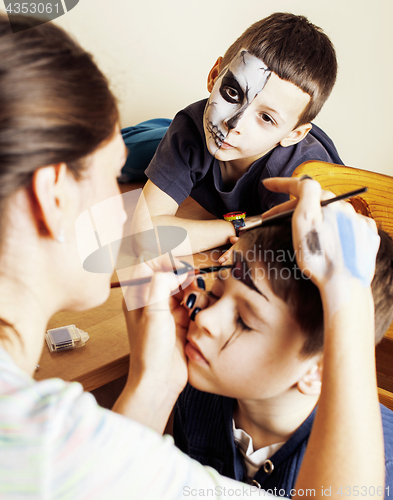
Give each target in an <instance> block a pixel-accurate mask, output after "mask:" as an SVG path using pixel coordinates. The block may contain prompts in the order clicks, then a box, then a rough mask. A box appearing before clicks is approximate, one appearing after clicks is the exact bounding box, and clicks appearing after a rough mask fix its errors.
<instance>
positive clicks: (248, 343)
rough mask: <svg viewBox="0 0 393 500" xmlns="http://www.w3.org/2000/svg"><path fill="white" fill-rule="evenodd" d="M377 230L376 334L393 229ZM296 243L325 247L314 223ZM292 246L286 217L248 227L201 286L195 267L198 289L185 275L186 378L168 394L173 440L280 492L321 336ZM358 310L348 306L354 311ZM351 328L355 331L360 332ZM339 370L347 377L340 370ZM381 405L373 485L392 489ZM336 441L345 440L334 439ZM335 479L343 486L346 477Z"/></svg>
mask: <svg viewBox="0 0 393 500" xmlns="http://www.w3.org/2000/svg"><path fill="white" fill-rule="evenodd" d="M272 181H273V180H272ZM265 184H266V185H267V186H269V183H268V182H266V183H265ZM334 205H335V204H331V205H329V207H325V208H324V209H323V211H324V217H326V218H327V219H328V218H329V217H330V219H331V218H332V212H331V210H334V208H333V207H334ZM327 208H329V209H330V211H327V210H326V209H327ZM348 208H350V207H348ZM333 214H334V212H333ZM340 217H341V218H339V215H337V221H338V222H337V224H338V231H339V232H340V238H341V240H346V243H347V244H348V243H350V240H351V238H352V237H353V236H354V235H353V234H352V235H351V228H352V226H351V223H348V221H347V220H346V219H345V217H342V216H340ZM348 220H349V219H348ZM307 223H308V222H307ZM379 235H380V237H381V242H380V247H379V250H378V255H377V263H376V271H375V275H374V278H373V281H372V292H373V297H374V307H375V341H376V342H379V341H380V340H381V339H382V337H383V335H384V333H385V331H386V329H387V328H388V326H389V325H390V323H391V321H392V319H393V308H392V303H393V241H392V240H391V238H390V237H389V236H388V235H387V234H386V233H384V232H383V231H381V230H380V231H379ZM330 241H334V239H333V238H332V239H331V240H330ZM354 241H355V244H354V245H352V247H351V244H349V250H351V252H350V253H349V252H348V249H347V250H345V248H344V267H345V268H346V269H347V270H348V271H349V274H351V275H355V276H356V277H357V278H359V279H360V280H361V281H362V282H363V278H364V276H363V273H368V272H369V269H367V267H368V266H367V265H366V260H367V259H366V254H364V253H362V252H367V250H365V249H364V246H363V248H359V246H358V245H357V244H356V243H357V242H356V239H355V240H354ZM295 243H296V242H295ZM307 244H308V246H309V248H310V251H311V253H314V254H318V253H321V258H322V257H324V256H322V251H321V247H322V248H328V249H329V247H328V246H327V247H324V245H322V244H321V243H320V241H319V240H318V236H317V233H316V231H310V233H309V235H308V238H307ZM343 245H345V241H344V243H343ZM294 246H295V248H298V245H294V244H293V243H292V236H291V225H290V223H282V224H281V225H276V226H272V227H265V228H263V227H261V228H257V229H254V230H252V231H249V232H246V233H245V234H244V235H243V236H242V237H241V238H240V240H239V241H238V242H237V243H236V245H235V250H234V255H233V259H234V267H233V268H232V270H231V271H230V272H229V271H228V270H222V271H221V272H220V274H219V277H218V278H217V279H216V280H215V282H214V285H213V287H212V290H211V292H210V293H207V294H205V293H204V292H203V291H202V290H201V289H203V288H204V287H203V282H201V278H198V284H199V287H200V289H199V290H197V287H195V291H193V292H192V293H191V294H189V295H188V296H187V297H185V299H184V303H185V304H186V306H187V307H188V309H189V310H190V318H191V320H193V321H191V322H190V327H189V330H188V335H187V341H188V342H187V344H186V348H185V351H186V354H187V357H188V376H189V379H188V380H189V385H187V387H186V388H185V390H184V391H183V392H182V394H181V395H180V397H179V399H178V402H177V404H176V407H175V416H174V438H175V443H176V445H177V446H178V447H179V448H180V449H181V450H182V451H184V452H185V453H187V454H188V455H189V456H191V457H192V458H194V459H196V460H198V461H199V462H201V463H202V464H204V465H210V466H212V467H214V468H215V469H216V470H218V472H220V473H221V474H223V475H226V476H228V477H231V478H234V479H237V480H240V481H244V482H248V483H251V484H258V485H260V486H261V487H262V488H263V489H265V490H272V491H273V493H274V494H278V492H279V491H280V493H279V495H280V496H284V495H285V496H293V492H292V493H291V490H292V489H293V488H294V486H295V481H296V478H297V475H298V472H299V469H300V466H301V464H302V460H303V456H304V453H305V450H306V446H307V442H308V439H309V436H310V432H311V429H312V426H313V422H314V416H315V413H316V405H317V404H318V400H319V395H320V391H321V380H322V371H323V364H324V353H323V349H324V348H325V349H326V348H327V346H326V345H325V347H324V328H326V325H327V321H328V318H327V317H326V315H325V317H324V312H325V313H326V310H325V311H324V312H323V309H322V302H321V295H320V292H319V290H318V288H317V287H316V286H315V284H314V283H313V282H312V281H311V280H310V278H309V275H308V274H307V272H305V271H302V272H301V271H300V269H299V267H298V265H297V263H296V258H299V257H301V258H303V259H304V260H305V262H306V267H307V258H308V257H309V256H308V255H306V254H304V255H303V256H301V255H299V252H306V248H305V246H302V247H301V250H300V251H299V250H297V252H296V254H295V251H294ZM331 249H332V248H330V250H331ZM346 252H347V253H346ZM328 257H329V259H330V266H332V267H333V266H335V265H336V264H337V259H336V258H335V257H332V256H328ZM329 259H327V260H328V261H329ZM327 275H328V276H329V275H330V276H331V275H332V273H330V272H328V273H327ZM371 276H372V275H371ZM329 279H330V278H327V280H329ZM370 281H371V280H370ZM370 281H369V282H370ZM365 285H366V283H365ZM344 288H345V289H346V292H345V294H346V295H345V296H344V295H342V296H340V295H339V294H338V295H336V296H335V297H334V298H333V302H334V304H333V313H334V312H335V311H336V310H338V309H339V308H340V306H341V305H342V304H343V303H344V304H345V303H346V302H347V303H348V305H347V306H346V305H345V306H344V307H353V305H352V306H351V301H353V300H354V299H353V297H352V296H351V289H350V286H348V287H347V288H346V287H344ZM322 292H323V294H324V295H326V291H324V290H323V289H322V291H321V293H322ZM322 298H326V297H324V296H322ZM359 313H360V312H359V311H356V307H355V314H359ZM359 335H360V334H359ZM344 337H345V336H344ZM357 340H358V341H359V342H364V341H365V339H364V337H363V336H359V337H358V338H357ZM351 348H352V347H351ZM360 362H361V361H360V360H359V363H360ZM330 369H331V367H330ZM339 382H340V384H346V380H340V381H339ZM374 383H375V382H374ZM359 397H360V398H361V394H360V395H359ZM381 414H382V421H383V429H384V440H385V462H386V488H385V490H384V493H382V490H381V491H380V496H381V495H382V496H383V494H385V497H386V498H388V497H389V488H390V491H393V412H391V411H390V410H388V409H387V408H386V407H384V406H382V405H381ZM338 418H339V416H338ZM359 418H360V419H361V416H359ZM360 422H361V420H360ZM353 425H356V422H355V421H354V422H353ZM342 444H344V445H346V444H347V443H338V444H337V445H338V446H340V445H342ZM334 467H340V463H337V464H334ZM328 486H329V485H327V487H328ZM362 486H364V488H366V489H365V490H364V488H363V490H362V488H361V487H362ZM342 487H343V488H342V493H341V494H342V495H345V494H346V491H345V484H343V485H342ZM284 492H285V493H284ZM359 492H360V494H364V492H366V496H371V493H370V492H368V490H367V487H366V485H359ZM362 492H363V493H362ZM333 493H335V492H333ZM327 494H328V492H327ZM327 494H326V495H327ZM338 494H339V493H338Z"/></svg>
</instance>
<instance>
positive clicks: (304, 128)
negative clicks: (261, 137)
mask: <svg viewBox="0 0 393 500" xmlns="http://www.w3.org/2000/svg"><path fill="white" fill-rule="evenodd" d="M311 128H312V125H311V123H304V124H303V125H299V126H298V127H296V128H295V129H293V130H292V132H290V133H289V134H288V135H287V136H286V137H284V139H282V140H281V141H280V145H281V146H282V147H283V148H287V147H288V146H293V145H294V144H297V143H298V142H300V141H301V140H302V139H304V138H305V137H306V135H307V134H308V133H309V132H310V130H311Z"/></svg>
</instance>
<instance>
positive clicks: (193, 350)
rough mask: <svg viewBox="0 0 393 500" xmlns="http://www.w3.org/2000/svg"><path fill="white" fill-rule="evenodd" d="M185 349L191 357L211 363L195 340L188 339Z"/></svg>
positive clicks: (194, 359)
mask: <svg viewBox="0 0 393 500" xmlns="http://www.w3.org/2000/svg"><path fill="white" fill-rule="evenodd" d="M184 351H185V353H186V355H187V357H188V358H189V359H192V360H193V361H199V362H201V361H202V362H204V363H206V364H209V362H208V361H207V359H206V358H205V356H204V355H203V354H202V353H201V351H200V350H199V347H198V346H197V345H196V344H195V343H194V342H192V341H190V339H187V342H186V345H185V347H184Z"/></svg>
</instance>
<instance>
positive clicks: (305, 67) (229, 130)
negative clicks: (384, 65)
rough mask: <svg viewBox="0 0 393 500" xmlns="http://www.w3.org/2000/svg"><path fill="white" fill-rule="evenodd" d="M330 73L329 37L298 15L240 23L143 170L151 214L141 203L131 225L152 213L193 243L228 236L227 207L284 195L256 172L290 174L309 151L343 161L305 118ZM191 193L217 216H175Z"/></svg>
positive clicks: (252, 205)
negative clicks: (203, 88)
mask: <svg viewBox="0 0 393 500" xmlns="http://www.w3.org/2000/svg"><path fill="white" fill-rule="evenodd" d="M336 73H337V61H336V56H335V51H334V47H333V45H332V43H331V41H330V40H329V38H328V37H327V36H326V35H325V34H324V33H323V32H322V30H321V29H319V28H317V27H316V26H314V25H313V24H311V23H310V22H309V21H308V20H307V19H306V18H305V17H303V16H296V15H293V14H288V13H275V14H272V15H271V16H269V17H267V18H266V19H263V20H261V21H259V22H257V23H255V24H254V25H252V26H251V27H250V28H248V29H247V30H246V31H245V32H244V33H243V34H242V35H241V36H240V38H238V39H237V40H236V41H235V42H234V43H233V44H232V45H231V47H230V48H229V49H228V50H227V52H226V54H225V55H224V57H223V58H222V57H219V58H218V59H217V61H216V63H215V64H214V66H213V68H212V69H211V71H210V73H209V76H208V84H207V88H208V91H209V92H210V93H211V95H210V98H209V99H204V100H202V101H199V102H196V103H194V104H191V105H190V106H188V107H187V108H185V109H184V110H182V111H180V112H179V113H178V114H177V115H176V117H175V118H174V120H173V122H172V124H171V125H170V127H169V129H168V131H167V133H166V135H165V136H164V138H163V140H162V141H161V143H160V145H159V147H158V149H157V152H156V154H155V156H154V158H153V159H152V161H151V163H150V165H149V167H148V168H147V170H146V175H147V177H148V178H149V180H148V182H147V183H146V186H145V188H144V190H143V193H144V199H145V200H146V202H147V206H148V209H149V214H147V212H146V211H145V210H143V209H142V206H140V210H139V211H138V210H137V213H136V216H135V217H134V220H133V233H139V232H142V231H143V230H144V229H146V227H148V226H149V224H151V221H150V216H151V218H152V220H153V223H154V224H157V225H161V226H162V225H176V226H181V227H184V228H185V229H187V231H188V235H189V238H190V242H191V247H192V250H193V252H194V253H195V252H199V251H203V250H205V249H207V248H213V247H216V246H218V245H223V244H227V243H229V241H230V238H231V237H235V235H236V230H235V227H233V225H232V223H231V222H230V221H226V220H223V216H224V215H225V214H226V213H228V212H233V211H241V212H246V214H247V215H248V216H251V215H256V214H261V213H263V212H265V211H266V210H268V209H269V208H271V207H272V206H274V205H276V204H279V203H281V202H283V201H285V200H287V199H288V197H287V195H285V194H282V193H280V194H279V193H271V192H269V191H268V190H267V189H266V188H265V187H264V186H263V184H262V182H261V181H262V180H263V179H265V178H269V177H276V176H282V177H290V176H291V175H292V173H293V171H294V170H295V168H296V167H297V166H298V165H300V164H301V163H303V162H305V161H307V160H321V161H326V162H332V163H340V164H341V163H342V162H341V160H340V157H339V156H338V153H337V151H336V149H335V147H334V145H333V143H332V141H331V140H330V139H329V138H328V137H327V136H326V134H325V133H324V132H323V131H322V130H321V129H319V128H318V127H317V126H315V125H311V121H312V120H313V119H314V118H315V117H316V116H317V114H318V112H319V111H320V109H321V108H322V106H323V104H324V102H325V101H326V99H327V98H328V96H329V94H330V92H331V90H332V88H333V85H334V83H335V79H336ZM126 143H127V139H126ZM189 195H190V196H191V197H192V198H193V199H194V200H196V201H197V202H198V203H199V204H200V205H201V206H202V207H203V208H205V209H206V210H207V211H208V212H210V213H211V214H213V215H214V216H215V217H217V218H218V220H217V219H215V220H208V221H206V220H204V221H200V220H188V219H182V218H179V217H176V211H177V209H178V207H179V205H180V204H181V203H182V202H183V201H184V200H185V199H186V198H187V196H189ZM141 203H144V201H141ZM240 223H242V222H240ZM245 224H246V225H247V217H246V219H245ZM140 247H143V242H142V243H141V244H140ZM135 250H136V251H137V252H138V249H137V248H136V249H135ZM176 253H177V254H182V249H181V247H180V248H178V249H177V251H176ZM223 260H225V258H223Z"/></svg>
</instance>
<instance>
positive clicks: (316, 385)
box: [297, 358, 322, 396]
mask: <svg viewBox="0 0 393 500" xmlns="http://www.w3.org/2000/svg"><path fill="white" fill-rule="evenodd" d="M321 386H322V358H320V359H319V360H317V361H316V362H315V364H314V365H312V367H311V368H310V369H309V370H308V371H307V373H305V374H304V375H303V377H302V378H301V379H300V380H299V381H298V383H297V389H298V391H299V392H300V393H302V394H304V395H306V396H318V395H319V394H320V393H321Z"/></svg>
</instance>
